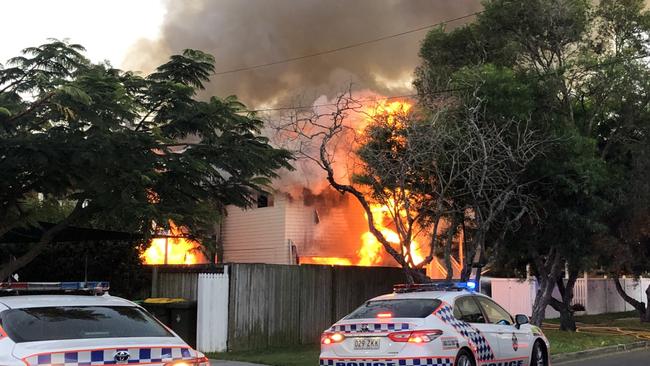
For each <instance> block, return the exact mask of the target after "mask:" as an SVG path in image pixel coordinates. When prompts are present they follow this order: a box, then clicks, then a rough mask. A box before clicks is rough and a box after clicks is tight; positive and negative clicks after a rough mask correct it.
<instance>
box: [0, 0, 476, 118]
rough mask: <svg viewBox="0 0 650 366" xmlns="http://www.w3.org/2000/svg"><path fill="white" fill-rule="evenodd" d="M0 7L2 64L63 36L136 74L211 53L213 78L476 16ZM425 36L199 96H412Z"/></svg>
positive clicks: (249, 99) (322, 5) (275, 5)
mask: <svg viewBox="0 0 650 366" xmlns="http://www.w3.org/2000/svg"><path fill="white" fill-rule="evenodd" d="M0 10H1V13H2V14H3V21H2V22H0V32H2V33H0V34H3V35H4V36H3V40H2V47H0V62H3V63H4V62H5V60H6V59H7V58H9V57H12V56H15V55H17V54H18V52H19V51H20V50H21V49H23V48H25V47H27V46H33V45H38V44H42V43H43V42H45V41H46V39H47V38H58V39H65V38H68V39H69V40H70V41H71V42H74V43H80V44H82V45H83V46H85V47H86V49H87V56H88V57H89V58H90V59H91V60H92V61H95V62H99V61H102V60H108V61H109V62H110V63H111V64H112V65H113V66H115V67H119V68H123V69H129V70H139V71H143V72H144V73H147V72H150V71H151V70H153V69H154V68H155V67H156V66H157V65H160V64H161V63H163V62H165V61H166V60H167V59H168V57H169V56H170V55H171V54H173V53H180V52H182V50H183V49H186V48H195V49H200V50H203V51H206V52H209V53H211V54H213V55H214V56H215V58H216V65H215V68H216V71H217V72H219V71H228V70H232V69H236V68H241V67H247V66H252V65H257V64H260V63H266V62H273V61H277V60H282V59H286V58H292V57H296V56H301V55H305V54H311V53H315V52H320V51H323V50H328V49H333V48H337V47H341V46H345V45H348V44H352V43H357V42H363V41H366V40H369V39H374V38H378V37H383V36H386V35H391V34H395V33H399V32H403V31H407V30H410V29H414V28H418V27H422V26H427V25H432V24H436V23H438V22H441V21H444V20H447V19H450V18H455V17H459V16H463V15H467V14H471V13H473V12H475V11H478V10H480V1H479V0H353V1H350V0H191V1H188V0H111V1H108V0H103V1H100V0H57V1H53V0H0ZM459 24H462V22H456V23H453V24H451V25H450V26H449V27H453V26H457V25H459ZM8 35H10V36H8ZM425 35H426V32H425V31H422V32H417V33H412V34H409V35H406V36H402V37H397V38H393V39H390V40H387V41H384V42H378V43H373V44H370V45H366V46H362V47H355V48H352V49H349V50H344V51H341V52H336V53H331V54H326V55H322V56H318V57H313V58H307V59H304V60H300V61H294V62H289V63H284V64H280V65H274V66H270V67H264V68H260V69H255V70H250V71H243V72H236V73H227V74H223V75H215V76H214V77H213V78H212V82H211V83H210V84H209V85H208V86H207V90H206V92H205V93H204V95H203V96H208V95H217V96H222V97H224V96H227V95H231V94H236V95H237V96H238V97H239V98H240V100H242V101H243V102H244V103H246V104H247V105H248V106H249V107H252V108H264V107H273V106H285V105H292V104H296V103H297V104H305V103H310V102H313V101H314V100H316V99H318V98H319V97H322V96H326V97H332V96H333V95H334V94H336V93H338V92H339V91H341V90H343V89H345V88H347V87H348V85H350V84H352V85H353V87H354V88H355V89H356V90H360V91H364V92H366V93H367V92H369V91H370V92H372V93H376V94H380V95H385V96H390V95H400V94H405V93H412V91H413V90H412V85H411V80H412V76H413V70H414V68H415V67H416V66H417V65H418V63H419V58H418V54H417V53H418V49H419V44H420V42H421V40H422V38H423V37H424V36H425ZM296 100H301V101H300V102H296Z"/></svg>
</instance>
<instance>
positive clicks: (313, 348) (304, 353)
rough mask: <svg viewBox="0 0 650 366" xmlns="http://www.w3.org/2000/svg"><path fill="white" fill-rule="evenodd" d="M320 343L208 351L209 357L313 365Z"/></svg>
mask: <svg viewBox="0 0 650 366" xmlns="http://www.w3.org/2000/svg"><path fill="white" fill-rule="evenodd" d="M319 353H320V345H318V344H316V345H307V346H292V347H290V348H269V349H265V350H256V351H240V352H224V353H210V354H208V355H207V356H208V357H209V358H211V359H217V360H230V361H241V362H250V363H259V364H262V365H272V366H315V365H318V354H319Z"/></svg>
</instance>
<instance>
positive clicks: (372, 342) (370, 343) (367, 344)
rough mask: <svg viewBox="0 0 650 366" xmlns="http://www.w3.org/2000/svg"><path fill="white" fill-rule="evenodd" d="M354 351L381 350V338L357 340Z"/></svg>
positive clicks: (355, 340)
mask: <svg viewBox="0 0 650 366" xmlns="http://www.w3.org/2000/svg"><path fill="white" fill-rule="evenodd" d="M354 349H355V350H373V349H379V338H369V337H363V338H355V339H354Z"/></svg>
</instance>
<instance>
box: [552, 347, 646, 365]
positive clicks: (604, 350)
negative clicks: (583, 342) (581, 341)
mask: <svg viewBox="0 0 650 366" xmlns="http://www.w3.org/2000/svg"><path fill="white" fill-rule="evenodd" d="M648 347H650V342H646V341H640V342H634V343H627V344H617V345H615V346H607V347H601V348H593V349H588V350H584V351H578V352H571V353H561V354H559V355H553V356H551V361H552V362H553V364H562V363H564V362H569V361H575V360H583V359H585V358H591V357H598V356H603V355H609V354H612V353H619V352H627V351H633V350H637V349H641V348H648Z"/></svg>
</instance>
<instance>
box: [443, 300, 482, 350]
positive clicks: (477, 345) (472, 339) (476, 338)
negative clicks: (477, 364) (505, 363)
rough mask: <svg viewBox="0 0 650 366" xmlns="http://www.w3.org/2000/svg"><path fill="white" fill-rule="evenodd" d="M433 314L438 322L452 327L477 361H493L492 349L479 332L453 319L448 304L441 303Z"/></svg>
mask: <svg viewBox="0 0 650 366" xmlns="http://www.w3.org/2000/svg"><path fill="white" fill-rule="evenodd" d="M434 313H435V314H436V316H437V317H438V318H440V320H442V321H443V322H445V323H447V324H449V325H451V326H452V327H454V329H455V330H456V331H457V332H458V333H460V335H462V336H463V338H465V339H466V340H467V342H468V343H469V345H470V346H471V347H472V348H474V350H475V352H476V356H477V358H478V360H479V361H487V360H494V352H493V351H492V347H490V343H488V341H487V339H485V337H484V336H483V334H481V331H480V330H478V329H476V328H474V327H472V326H471V325H470V324H469V323H467V322H464V321H461V320H458V319H456V318H454V313H453V310H452V308H451V306H449V304H447V303H443V304H442V305H440V307H439V308H438V309H437V310H436V311H435V312H434Z"/></svg>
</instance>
